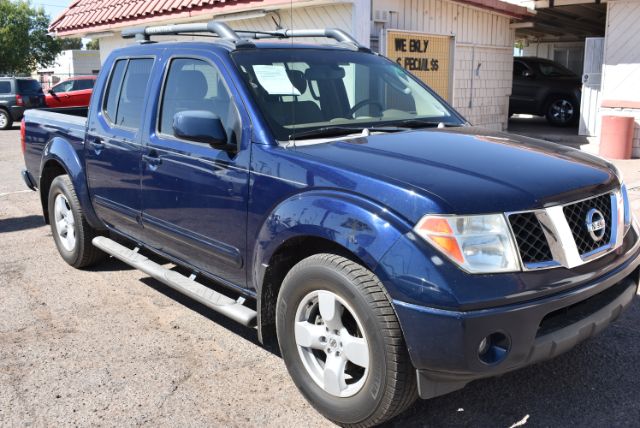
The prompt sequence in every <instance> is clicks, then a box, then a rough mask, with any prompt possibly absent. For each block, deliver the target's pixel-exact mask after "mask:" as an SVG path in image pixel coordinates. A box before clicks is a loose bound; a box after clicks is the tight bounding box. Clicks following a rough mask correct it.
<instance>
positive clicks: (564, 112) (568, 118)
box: [546, 96, 578, 126]
mask: <svg viewBox="0 0 640 428" xmlns="http://www.w3.org/2000/svg"><path fill="white" fill-rule="evenodd" d="M546 117H547V121H548V122H549V123H550V124H552V125H556V126H568V125H572V124H575V123H576V121H577V120H578V103H577V102H576V101H575V100H574V99H573V98H571V97H565V96H556V97H553V98H552V99H550V100H549V102H548V103H547V109H546Z"/></svg>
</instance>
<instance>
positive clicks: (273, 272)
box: [258, 236, 366, 343]
mask: <svg viewBox="0 0 640 428" xmlns="http://www.w3.org/2000/svg"><path fill="white" fill-rule="evenodd" d="M320 253H331V254H336V255H339V256H342V257H345V258H347V259H349V260H351V261H353V262H355V263H358V264H360V265H362V266H365V267H366V265H365V264H364V263H363V262H362V260H361V259H360V258H359V257H358V256H356V255H355V254H353V253H352V252H351V251H349V250H348V249H347V248H345V247H343V246H342V245H340V244H337V243H335V242H333V241H329V240H328V239H324V238H318V237H314V236H302V237H296V238H292V239H289V240H288V241H286V242H284V243H283V244H282V245H281V246H280V247H279V248H278V249H277V250H276V251H275V253H274V254H273V255H272V256H271V259H270V260H269V267H268V268H267V269H266V271H265V274H264V280H263V282H262V288H261V293H260V297H259V298H260V302H259V304H258V310H259V312H260V314H259V315H260V318H259V322H260V325H259V328H260V338H261V340H262V342H263V343H267V342H269V343H274V341H275V343H277V334H276V328H275V326H276V303H277V300H278V292H279V291H280V286H281V285H282V281H283V280H284V277H285V276H286V275H287V273H288V272H289V271H290V270H291V268H292V267H293V266H295V265H296V264H297V263H298V262H300V261H302V260H304V259H306V258H307V257H310V256H312V255H314V254H320Z"/></svg>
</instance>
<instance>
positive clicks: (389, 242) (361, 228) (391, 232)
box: [249, 189, 412, 340]
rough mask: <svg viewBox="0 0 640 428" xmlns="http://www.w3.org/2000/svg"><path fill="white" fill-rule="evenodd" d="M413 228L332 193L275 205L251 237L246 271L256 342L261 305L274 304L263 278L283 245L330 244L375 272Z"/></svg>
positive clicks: (362, 201)
mask: <svg viewBox="0 0 640 428" xmlns="http://www.w3.org/2000/svg"><path fill="white" fill-rule="evenodd" d="M411 227H412V226H411V225H410V224H409V223H408V222H407V221H406V220H404V219H403V218H401V217H400V216H399V215H397V214H395V213H393V212H391V211H390V210H389V209H388V208H386V207H384V206H382V205H380V204H378V203H376V202H374V201H371V200H369V199H366V198H363V197H361V196H358V195H354V194H350V193H346V192H341V191H336V190H321V189H318V190H312V191H308V192H304V193H300V194H296V195H294V196H291V197H290V198H288V199H286V200H284V201H282V202H281V203H279V204H278V205H277V206H276V207H275V208H274V209H273V210H272V211H271V213H270V214H269V216H268V217H267V218H266V220H265V221H264V222H263V224H262V225H261V227H260V229H259V231H258V232H257V234H256V235H255V238H254V239H255V242H256V245H255V247H254V250H253V254H252V256H251V258H250V260H251V263H250V265H249V266H250V269H251V272H250V273H249V275H250V283H252V285H253V286H254V287H255V290H256V303H257V305H258V329H259V330H258V331H259V338H260V340H262V339H263V334H262V327H265V326H266V325H268V324H269V321H268V320H265V319H263V317H262V316H261V315H262V314H263V312H264V313H267V312H269V310H270V308H268V307H263V300H264V299H270V298H272V295H271V294H269V293H270V292H272V291H273V290H269V291H267V292H265V293H263V291H264V289H265V286H264V281H265V276H266V273H267V269H268V268H269V264H270V262H271V260H272V257H273V256H274V254H276V253H277V252H278V250H279V249H280V248H281V247H282V246H283V245H284V244H285V243H288V242H290V241H291V240H293V239H296V238H321V239H323V240H326V241H331V242H332V243H334V244H337V245H338V246H339V247H341V248H344V249H345V250H346V251H347V252H350V253H351V254H353V255H355V256H356V257H357V259H359V260H360V261H361V262H362V263H363V264H364V265H365V267H367V268H368V269H370V270H371V271H375V269H376V266H377V264H378V261H379V260H380V259H382V257H383V256H384V255H385V254H386V252H387V251H389V249H390V248H391V247H392V246H393V244H394V243H395V242H396V241H398V239H399V238H400V237H401V236H403V235H404V234H405V233H407V232H408V231H409V230H411ZM250 239H251V238H250ZM278 287H279V284H278ZM269 288H273V287H269ZM263 324H264V325H263Z"/></svg>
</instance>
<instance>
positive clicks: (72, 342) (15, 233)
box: [0, 129, 640, 427]
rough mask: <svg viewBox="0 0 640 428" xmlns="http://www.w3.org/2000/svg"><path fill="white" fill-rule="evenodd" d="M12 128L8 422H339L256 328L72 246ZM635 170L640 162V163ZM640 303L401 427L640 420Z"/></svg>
mask: <svg viewBox="0 0 640 428" xmlns="http://www.w3.org/2000/svg"><path fill="white" fill-rule="evenodd" d="M18 134H19V133H18V130H17V129H14V130H12V131H5V132H0V426H1V427H6V426H88V425H108V426H138V425H146V426H154V427H155V426H274V427H276V426H277V427H281V426H309V427H315V426H329V425H331V424H330V423H329V422H328V421H327V420H325V419H323V418H322V417H321V416H320V415H319V414H317V413H316V412H315V411H314V410H313V408H312V407H311V406H310V405H308V404H307V403H306V402H305V400H304V399H303V398H302V396H301V395H300V394H299V393H298V391H297V390H296V388H295V386H294V385H293V383H292V382H291V381H290V380H289V377H288V375H287V372H286V369H285V367H284V363H283V361H282V359H281V358H280V357H279V356H278V355H277V353H275V352H273V350H269V349H265V348H264V347H262V346H260V345H259V344H258V342H257V339H256V333H255V331H254V330H252V329H249V328H245V327H241V326H238V325H236V324H234V323H233V322H232V321H229V320H227V319H225V318H224V317H222V316H219V315H217V314H216V313H214V312H212V311H210V310H208V309H207V308H205V307H203V306H201V305H199V304H196V303H194V302H191V301H189V300H188V299H186V298H184V297H182V296H180V295H178V294H176V293H175V292H173V291H171V290H170V289H168V288H167V287H165V286H163V285H162V284H160V283H158V282H157V281H155V280H152V279H150V278H147V277H146V276H145V275H144V274H142V273H140V272H138V271H135V270H132V269H130V268H128V267H127V266H126V265H124V264H122V263H119V262H117V261H113V260H112V261H109V262H107V263H105V264H103V265H101V266H99V267H97V268H95V269H92V270H86V271H78V270H74V269H72V268H71V267H69V266H68V265H67V264H65V263H64V262H63V260H62V259H61V258H60V257H59V256H58V254H57V251H56V249H55V245H54V243H53V239H52V237H51V232H50V229H49V227H48V226H45V225H44V223H43V221H42V218H41V216H40V207H39V200H38V197H37V195H36V193H33V192H31V191H25V190H24V189H25V186H24V184H23V183H22V181H21V179H20V175H19V172H20V169H21V168H22V166H23V160H22V156H21V154H20V144H19V142H18V140H19V135H18ZM636 162H637V163H627V164H625V168H627V169H630V170H632V171H637V170H640V161H636ZM639 302H640V301H636V302H635V303H634V304H633V305H632V308H631V309H630V310H629V311H628V312H627V313H626V314H625V315H624V316H623V317H622V318H621V319H619V320H618V321H617V322H616V323H615V324H614V325H613V326H611V327H610V328H609V329H607V330H606V331H605V332H604V333H603V334H601V335H600V336H598V337H597V338H595V339H592V340H590V341H588V342H586V343H583V344H581V345H579V346H578V347H577V348H576V349H574V350H573V351H571V352H569V353H567V354H565V355H563V356H561V357H559V358H557V359H556V360H553V361H550V362H546V363H543V364H539V365H537V366H534V367H530V368H526V369H523V370H520V371H517V372H515V373H511V374H508V375H505V376H502V377H500V378H495V379H488V380H482V381H476V382H474V383H472V384H470V385H469V386H468V387H467V388H465V389H464V390H462V391H458V392H455V393H452V394H449V395H447V396H444V397H440V398H437V399H433V400H430V401H418V402H417V403H416V404H415V405H414V406H413V407H412V408H411V409H410V410H409V411H408V412H406V413H405V414H404V415H401V416H400V417H399V418H397V419H396V420H394V421H392V423H391V424H390V426H397V427H406V426H474V427H476V426H490V427H511V426H522V425H526V426H553V427H557V426H598V427H599V426H602V427H604V426H607V427H609V426H638V421H640V402H639V400H638V398H639V396H640V392H639V391H640V370H639V369H638V363H637V361H638V359H637V358H638V355H640V303H639Z"/></svg>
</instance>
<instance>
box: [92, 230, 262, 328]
mask: <svg viewBox="0 0 640 428" xmlns="http://www.w3.org/2000/svg"><path fill="white" fill-rule="evenodd" d="M92 242H93V245H94V246H96V247H98V248H99V249H101V250H102V251H104V252H105V253H107V254H110V255H112V256H113V257H115V258H117V259H120V260H122V261H123V262H125V263H126V264H128V265H130V266H133V267H134V268H136V269H138V270H141V271H142V272H144V273H146V274H147V275H149V276H151V277H153V278H155V279H157V280H158V281H160V282H162V283H163V284H166V285H168V286H169V287H171V288H173V289H174V290H176V291H178V292H180V293H182V294H184V295H186V296H189V297H190V298H192V299H193V300H196V301H198V302H200V303H202V304H203V305H205V306H206V307H208V308H211V309H213V310H214V311H216V312H219V313H221V314H222V315H225V316H227V317H229V318H231V319H232V320H234V321H237V322H239V323H240V324H243V325H246V326H249V327H252V326H254V325H255V323H256V311H254V310H253V309H251V308H248V307H246V306H244V305H243V304H242V303H243V302H244V298H240V299H238V300H234V299H232V298H230V297H227V296H225V295H224V294H221V293H218V292H217V291H214V290H212V289H210V288H208V287H205V286H204V285H202V284H200V283H198V282H196V281H195V280H194V276H191V277H186V276H184V275H181V274H180V273H178V272H175V271H173V270H170V269H167V268H165V267H163V266H161V265H159V264H158V263H156V262H154V261H152V260H149V259H148V258H147V257H145V256H143V255H142V254H140V253H138V252H137V251H134V250H130V249H128V248H127V247H125V246H123V245H120V244H118V243H117V242H115V241H113V240H111V239H109V238H107V237H104V236H97V237H95V238H93V241H92Z"/></svg>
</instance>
